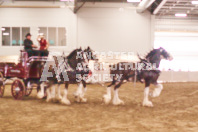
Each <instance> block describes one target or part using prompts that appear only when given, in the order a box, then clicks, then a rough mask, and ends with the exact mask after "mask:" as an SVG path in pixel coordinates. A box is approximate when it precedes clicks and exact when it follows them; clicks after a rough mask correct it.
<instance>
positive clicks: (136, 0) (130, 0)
mask: <svg viewBox="0 0 198 132" xmlns="http://www.w3.org/2000/svg"><path fill="white" fill-rule="evenodd" d="M127 2H141V0H127Z"/></svg>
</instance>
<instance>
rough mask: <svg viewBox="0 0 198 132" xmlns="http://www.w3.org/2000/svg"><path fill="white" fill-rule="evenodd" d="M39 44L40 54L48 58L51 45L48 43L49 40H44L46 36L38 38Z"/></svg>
mask: <svg viewBox="0 0 198 132" xmlns="http://www.w3.org/2000/svg"><path fill="white" fill-rule="evenodd" d="M38 42H39V44H40V52H41V54H40V55H41V56H48V54H49V51H48V47H49V43H48V42H47V40H46V39H45V38H44V36H38Z"/></svg>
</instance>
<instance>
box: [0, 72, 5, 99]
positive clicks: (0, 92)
mask: <svg viewBox="0 0 198 132" xmlns="http://www.w3.org/2000/svg"><path fill="white" fill-rule="evenodd" d="M3 83H4V78H3V74H2V73H1V72H0V98H1V97H3V94H4V89H5V85H4V84H3Z"/></svg>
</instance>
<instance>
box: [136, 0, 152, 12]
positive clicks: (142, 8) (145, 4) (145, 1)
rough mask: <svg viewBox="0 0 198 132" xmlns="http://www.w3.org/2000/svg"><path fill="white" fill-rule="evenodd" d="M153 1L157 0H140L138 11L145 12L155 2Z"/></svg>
mask: <svg viewBox="0 0 198 132" xmlns="http://www.w3.org/2000/svg"><path fill="white" fill-rule="evenodd" d="M153 2H155V0H143V1H142V2H140V4H139V5H138V9H137V12H138V13H142V12H144V11H145V10H146V9H147V8H148V7H149V6H150V5H151V4H153Z"/></svg>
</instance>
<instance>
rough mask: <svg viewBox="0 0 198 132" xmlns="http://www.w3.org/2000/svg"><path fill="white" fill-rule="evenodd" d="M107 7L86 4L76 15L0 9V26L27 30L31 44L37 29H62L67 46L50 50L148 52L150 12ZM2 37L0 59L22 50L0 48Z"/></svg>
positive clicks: (151, 29) (151, 28)
mask: <svg viewBox="0 0 198 132" xmlns="http://www.w3.org/2000/svg"><path fill="white" fill-rule="evenodd" d="M28 3H29V2H28ZM30 4H31V2H30V3H29V4H28V5H30ZM105 5H106V4H105ZM107 5H108V4H107ZM109 5H113V6H112V7H109V8H107V7H103V5H101V4H97V3H95V4H93V3H87V4H85V5H84V7H83V8H81V9H80V10H79V12H78V13H77V14H74V13H73V12H72V11H71V10H70V9H68V8H45V9H43V8H0V27H6V26H8V27H26V26H27V27H30V31H31V33H32V34H33V36H32V40H33V41H34V43H37V42H36V38H37V34H38V30H37V28H38V27H42V26H43V27H65V28H66V30H67V31H66V32H67V39H66V40H67V46H64V47H63V46H54V47H53V46H51V47H50V51H61V52H62V51H63V50H64V51H66V52H69V51H71V50H72V49H74V48H76V47H80V46H82V47H85V46H91V48H92V49H94V50H97V51H109V50H110V51H125V52H126V51H130V52H139V53H145V52H147V51H149V50H150V49H151V48H152V47H153V46H152V45H153V43H152V42H153V37H154V36H153V34H154V26H151V25H153V23H152V22H153V20H154V19H151V18H153V17H152V16H151V15H150V13H149V12H146V13H142V14H139V13H136V9H135V8H134V7H130V8H128V6H129V5H123V4H122V3H121V4H118V3H117V4H110V3H109ZM125 6H126V8H125ZM120 7H124V9H123V10H121V9H119V8H120ZM1 36H2V34H1V33H0V56H2V55H18V54H19V49H22V48H23V47H14V46H13V47H10V46H9V47H6V46H1V45H2V43H1V42H2V39H1Z"/></svg>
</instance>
